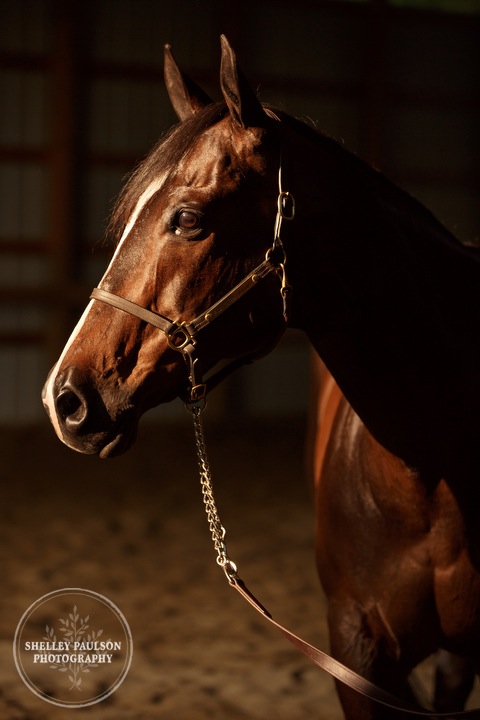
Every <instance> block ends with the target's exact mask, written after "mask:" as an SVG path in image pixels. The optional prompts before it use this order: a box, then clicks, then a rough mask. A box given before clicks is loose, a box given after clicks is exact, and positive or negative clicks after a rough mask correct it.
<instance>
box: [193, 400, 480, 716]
mask: <svg viewBox="0 0 480 720" xmlns="http://www.w3.org/2000/svg"><path fill="white" fill-rule="evenodd" d="M205 405H206V403H205V401H202V402H201V403H197V404H193V403H186V407H187V410H188V411H189V412H190V413H191V415H192V417H193V425H194V433H195V445H196V451H197V460H198V467H199V473H200V485H201V490H202V497H203V503H204V506H205V512H206V515H207V521H208V527H209V529H210V533H211V536H212V542H213V546H214V548H215V552H216V554H217V557H216V561H217V564H218V565H220V567H221V568H222V569H223V571H224V573H225V575H226V578H227V580H228V583H229V585H230V586H231V587H233V588H235V590H237V591H238V592H239V593H240V595H242V597H243V598H244V599H245V600H247V601H248V602H249V603H250V604H251V605H252V606H253V607H254V608H255V609H256V610H257V611H258V612H259V613H260V614H261V615H263V617H265V618H266V619H267V620H268V621H269V622H270V623H272V624H273V625H275V627H276V628H277V629H278V630H280V632H281V633H283V635H285V637H286V638H287V639H288V640H289V641H290V642H291V643H292V644H293V645H294V646H295V647H296V648H297V649H298V650H299V651H300V652H302V653H303V654H304V655H306V656H307V657H308V658H309V659H310V660H311V661H312V662H313V663H315V665H317V666H318V667H320V668H321V669H322V670H325V671H326V672H328V673H329V674H330V675H331V676H332V677H334V678H336V679H337V680H339V681H340V682H342V683H344V684H345V685H347V686H348V687H350V688H352V689H353V690H355V691H356V692H358V693H360V694H361V695H364V696H365V697H367V698H369V699H371V700H374V701H375V702H377V703H380V704H381V705H385V706H386V707H389V708H392V709H393V710H397V711H402V712H406V713H408V714H410V715H416V716H420V717H429V718H441V719H444V720H445V719H447V718H448V719H449V720H457V719H458V718H466V717H469V718H475V719H476V720H480V709H478V708H477V709H473V710H465V711H463V712H457V713H436V712H435V711H431V710H426V709H425V708H421V707H420V708H419V707H416V706H415V705H413V704H411V703H408V702H407V701H404V700H402V699H401V698H397V697H395V696H394V695H391V694H390V693H389V692H387V691H385V690H382V688H380V687H378V686H377V685H374V684H373V683H372V682H370V681H369V680H367V679H366V678H364V677H362V676H361V675H358V674H357V673H355V672H354V671H353V670H350V668H348V667H346V666H345V665H343V664H342V663H340V662H339V661H338V660H335V658H332V657H331V656H330V655H327V653H325V652H323V651H322V650H319V649H318V648H316V647H314V646H313V645H310V643H307V642H306V641H305V640H302V639H301V638H299V637H298V636H297V635H294V634H293V633H292V632H291V631H290V630H287V628H285V627H284V626H283V625H281V624H280V623H278V622H277V621H276V620H274V619H273V617H272V615H271V614H270V613H269V611H268V610H267V609H266V608H265V607H264V606H263V605H262V604H261V603H260V602H259V600H257V598H256V597H255V596H254V595H253V594H252V593H251V592H250V590H249V589H248V588H247V586H246V585H245V583H244V582H243V580H242V579H241V578H240V577H239V575H238V571H237V566H236V564H235V563H234V562H233V560H231V559H230V558H229V556H228V551H227V543H226V540H225V536H226V531H225V528H224V526H223V525H222V522H221V520H220V516H219V514H218V510H217V505H216V502H215V497H214V494H213V483H212V473H211V470H210V463H209V461H208V455H207V448H206V444H205V434H204V431H203V423H202V418H201V414H202V412H203V410H204V409H205Z"/></svg>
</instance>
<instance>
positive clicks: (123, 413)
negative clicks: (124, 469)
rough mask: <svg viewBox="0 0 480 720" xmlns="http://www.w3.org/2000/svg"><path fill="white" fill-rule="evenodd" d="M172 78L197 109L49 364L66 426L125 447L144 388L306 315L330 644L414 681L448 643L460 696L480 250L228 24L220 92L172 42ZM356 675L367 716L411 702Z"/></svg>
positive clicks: (466, 626) (474, 653)
mask: <svg viewBox="0 0 480 720" xmlns="http://www.w3.org/2000/svg"><path fill="white" fill-rule="evenodd" d="M165 82H166V87H167V90H168V94H169V97H170V101H171V103H172V105H173V108H174V110H175V111H176V114H177V115H178V118H179V120H180V122H179V123H178V124H177V125H175V126H174V127H173V128H172V129H171V130H170V131H169V132H168V133H167V134H165V136H164V137H162V138H161V140H160V141H159V143H158V144H157V145H156V146H155V147H154V149H153V150H152V151H151V152H150V153H149V155H148V156H147V157H146V159H145V160H143V161H142V162H141V163H140V164H139V166H138V167H137V168H136V170H135V171H134V172H133V174H132V175H131V176H130V178H129V179H128V181H127V182H126V185H125V187H124V189H123V191H122V192H121V194H120V197H119V199H118V202H117V204H116V207H115V209H114V211H113V215H112V219H111V223H110V226H109V230H108V233H109V236H110V237H111V238H112V239H113V240H114V241H115V242H116V247H115V250H114V252H113V256H112V259H111V262H110V264H109V265H108V267H107V269H106V271H105V274H104V275H103V278H102V279H101V281H100V282H99V284H98V287H97V288H95V289H94V291H93V293H92V296H91V298H90V300H89V303H88V305H87V306H86V309H85V311H84V313H83V315H82V317H81V318H80V320H79V322H78V324H77V326H76V328H75V329H74V331H73V333H72V335H71V337H70V339H69V340H68V342H67V343H66V346H65V348H64V350H63V352H62V354H61V356H60V358H59V359H58V361H57V363H56V364H55V366H54V367H53V368H52V370H51V371H50V374H49V376H48V378H47V380H46V383H45V386H44V390H43V402H44V405H45V408H46V410H47V412H48V414H49V416H50V419H51V422H52V424H53V426H54V429H55V431H56V433H57V435H58V437H59V438H60V439H61V440H62V441H63V442H64V443H65V444H66V445H68V446H69V447H70V448H72V449H74V450H76V451H79V452H82V453H90V454H98V455H99V456H100V457H102V458H109V457H112V456H114V455H118V454H120V453H122V452H124V451H126V450H127V448H128V447H129V446H130V445H131V443H132V442H133V441H134V438H135V434H136V429H137V426H138V421H139V418H140V416H141V415H142V414H143V413H144V412H145V411H146V410H148V409H149V408H151V407H153V406H155V405H158V404H159V403H164V402H169V401H171V400H172V399H174V398H176V397H178V396H179V397H181V398H183V399H184V400H185V402H186V403H187V405H188V404H191V405H192V406H196V405H198V404H201V403H203V402H204V401H205V396H206V393H207V392H208V391H209V390H210V389H211V386H213V385H215V384H216V383H217V382H219V381H220V380H221V379H222V377H223V374H222V373H223V372H224V365H225V363H227V369H228V367H229V366H230V365H232V367H236V365H238V364H240V363H242V362H244V361H247V360H251V359H255V358H257V357H259V356H261V355H262V354H265V353H267V352H270V351H271V350H272V349H273V348H274V347H275V345H276V344H277V342H278V340H279V338H280V337H281V336H282V333H283V332H284V330H285V329H286V327H287V326H288V327H294V328H299V329H301V330H302V331H303V332H304V333H305V334H306V335H307V337H308V339H309V341H310V343H311V345H312V347H313V349H314V352H315V354H316V356H318V358H319V359H318V361H317V372H316V378H317V380H318V383H315V388H314V391H313V396H314V397H313V401H312V402H313V406H314V412H313V417H314V423H313V427H312V433H311V437H312V442H311V445H312V456H311V457H312V462H311V466H312V475H313V478H312V481H313V483H314V488H315V493H314V494H315V505H316V525H317V528H316V557H317V564H318V570H319V575H320V580H321V583H322V585H323V588H324V590H325V594H326V598H327V601H328V626H329V634H330V645H331V652H332V654H333V655H334V657H335V658H337V659H338V660H340V661H341V662H343V663H344V664H345V665H347V666H348V667H350V668H352V669H353V670H355V671H357V672H358V673H360V674H361V675H363V676H364V677H365V678H367V679H369V680H371V681H372V682H375V683H378V684H379V685H381V686H382V687H383V688H385V689H386V690H387V691H390V692H392V693H396V694H397V695H398V696H399V697H404V698H408V699H412V698H413V691H412V690H411V687H410V683H409V677H410V674H411V672H412V670H413V669H414V668H415V667H416V666H417V665H418V664H419V663H421V662H422V661H423V660H424V659H425V658H427V657H429V656H430V655H434V654H435V653H437V658H438V660H437V670H436V677H437V682H436V689H435V694H434V708H435V710H436V711H444V712H453V711H457V710H459V709H461V708H462V707H463V706H464V704H465V702H466V699H467V696H468V694H469V692H470V689H471V687H472V683H473V678H474V675H475V673H476V672H477V671H478V670H479V667H480V555H479V552H480V542H479V539H480V538H479V533H480V530H479V527H480V525H479V519H480V518H479V513H478V509H477V508H478V506H477V503H476V497H477V496H476V492H477V491H476V489H475V485H474V483H475V477H476V476H478V470H479V462H478V452H477V443H478V438H479V437H480V419H479V413H478V407H479V400H480V375H479V373H478V357H479V349H480V342H479V332H478V322H477V320H478V297H479V295H478V288H479V280H480V265H479V262H480V259H479V251H478V249H476V248H475V247H473V246H467V245H465V244H462V243H460V242H459V241H458V240H456V239H455V237H454V236H453V235H452V234H451V233H450V232H449V231H447V230H446V229H445V227H444V226H443V225H442V224H441V223H440V222H439V221H438V220H437V219H436V218H435V217H434V216H433V214H432V213H430V211H428V210H427V209H426V208H425V207H423V206H422V205H421V204H420V203H419V202H418V201H416V200H415V199H414V198H412V197H411V196H410V195H408V194H407V193H406V192H404V191H402V190H401V189H400V188H398V187H397V186H395V185H394V184H393V183H392V182H391V181H390V180H388V179H387V178H386V177H385V176H384V175H383V174H382V173H381V172H379V171H378V170H376V169H374V168H371V167H370V166H369V165H368V164H366V163H365V162H363V161H362V160H361V159H360V158H358V157H357V156H356V155H354V154H352V153H350V152H349V151H348V150H347V149H345V148H344V147H343V146H342V145H340V144H339V143H337V142H336V141H335V140H333V139H332V138H330V137H328V136H327V135H325V134H323V133H322V132H320V131H319V130H317V129H316V128H314V127H312V126H311V124H307V123H304V122H303V121H301V120H298V119H295V118H294V117H292V116H291V115H289V114H287V113H286V112H285V111H284V110H280V109H276V108H273V107H271V106H269V105H268V104H262V103H261V102H260V100H259V99H258V97H257V95H256V94H255V92H254V91H253V89H252V88H251V86H250V85H249V83H248V81H247V79H246V77H245V75H244V74H243V72H242V71H241V69H240V67H239V65H238V63H237V60H236V56H235V53H234V51H233V49H232V47H231V46H230V44H229V42H228V40H227V39H226V38H225V37H223V36H222V38H221V67H220V87H221V92H222V96H223V97H222V100H221V101H220V102H214V101H212V100H211V98H210V97H209V96H208V95H207V94H206V93H205V92H204V91H203V90H202V89H201V88H200V87H199V86H198V85H197V84H196V83H195V82H194V81H193V80H191V79H190V78H189V77H188V76H187V75H186V74H185V73H183V72H182V70H181V69H180V68H179V67H178V65H177V63H176V61H175V60H174V57H173V54H172V51H171V48H170V47H169V46H166V47H165ZM218 368H220V370H219V369H218ZM207 375H209V377H207ZM337 690H338V694H339V697H340V701H341V704H342V707H343V711H344V714H345V717H346V718H347V720H372V719H373V718H384V719H385V718H390V717H396V718H398V717H403V716H404V715H403V714H401V713H400V714H398V713H395V712H393V711H390V710H389V709H386V708H385V707H381V706H379V705H377V704H375V703H374V702H373V701H372V700H371V699H369V698H368V697H365V696H361V695H357V694H356V693H354V692H353V691H352V690H351V689H349V688H348V687H346V686H344V685H343V684H342V683H339V684H338V688H337ZM412 702H415V700H414V699H412ZM405 716H407V715H405Z"/></svg>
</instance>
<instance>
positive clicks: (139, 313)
mask: <svg viewBox="0 0 480 720" xmlns="http://www.w3.org/2000/svg"><path fill="white" fill-rule="evenodd" d="M269 114H270V112H269ZM272 115H273V113H272ZM275 118H276V116H275ZM276 119H278V118H276ZM278 190H279V191H278V198H277V214H276V218H275V227H274V237H273V244H272V246H271V247H270V248H269V249H268V250H267V253H266V255H265V259H264V260H263V261H262V262H261V263H260V265H257V267H256V268H254V269H253V270H252V271H251V272H250V273H249V274H248V275H247V276H246V277H245V278H243V280H241V281H240V282H239V283H238V284H237V285H235V287H234V288H232V289H231V290H229V292H227V293H226V294H225V295H223V297H221V298H220V300H217V302H215V303H214V304H213V305H211V306H210V307H209V308H208V310H205V311H204V312H202V313H201V314H200V315H198V317H196V318H195V319H194V320H191V321H190V322H175V321H173V320H170V319H169V318H167V317H165V316H164V315H160V314H159V313H156V312H153V311H152V310H147V309H146V308H144V307H142V306H141V305H137V303H134V302H132V301H131V300H127V299H126V298H123V297H120V296H119V295H115V294H114V293H112V292H110V291H109V290H102V289H101V288H97V287H96V288H94V289H93V291H92V293H91V295H90V298H91V299H93V300H100V301H101V302H104V303H106V304H107V305H112V306H113V307H115V308H117V309H118V310H123V311H124V312H127V313H129V314H130V315H134V316H135V317H138V318H140V319H141V320H143V321H145V322H147V323H149V324H150V325H154V326H155V327H156V328H158V329H159V330H161V331H162V332H163V333H164V335H165V336H166V339H167V343H168V345H169V347H170V348H171V349H172V350H176V351H177V352H181V353H182V355H183V357H184V360H185V362H186V365H187V369H188V381H189V389H188V391H187V393H186V396H185V398H184V399H185V402H186V403H187V404H190V405H192V404H194V403H198V402H201V401H204V398H205V396H206V394H207V392H208V391H209V390H210V389H211V388H212V387H215V385H217V384H218V383H219V382H220V381H221V380H222V379H223V378H224V377H225V376H226V375H227V374H229V373H230V372H231V371H232V370H234V369H235V368H237V367H238V366H239V365H242V364H244V363H246V362H252V361H253V360H254V359H255V357H256V355H260V354H261V353H260V352H258V353H256V354H255V355H250V356H249V357H248V358H239V359H237V360H233V361H232V362H231V363H230V364H229V365H227V366H226V367H225V368H223V369H221V370H218V371H217V372H216V373H214V375H213V376H212V377H210V378H209V379H208V380H206V381H205V380H204V379H203V373H202V369H201V363H200V358H199V356H198V354H197V352H196V344H197V336H198V334H199V332H200V331H201V330H203V329H204V328H206V327H207V326H208V325H210V324H211V323H212V322H213V321H214V320H215V319H216V318H218V317H219V316H220V315H222V313H224V312H225V310H227V309H228V308H229V307H231V306H232V305H233V304H234V303H236V302H237V300H239V299H240V298H241V297H243V295H245V293H247V292H248V291H249V290H251V289H252V288H253V287H255V285H257V283H258V282H260V280H262V279H263V278H265V277H267V276H268V275H270V273H272V272H275V273H276V274H277V275H278V277H279V278H280V281H281V287H280V293H281V295H282V299H283V317H284V321H285V323H286V322H287V295H288V291H289V289H290V287H289V285H288V282H287V276H286V272H285V263H286V254H285V249H284V246H283V242H282V238H281V229H282V222H283V220H293V218H294V216H295V200H294V198H293V196H292V195H291V194H290V193H289V192H285V191H284V190H283V189H282V166H281V164H280V168H279V171H278Z"/></svg>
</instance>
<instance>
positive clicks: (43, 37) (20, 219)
mask: <svg viewBox="0 0 480 720" xmlns="http://www.w3.org/2000/svg"><path fill="white" fill-rule="evenodd" d="M419 4H420V5H422V3H413V2H410V3H409V2H404V3H401V2H400V1H399V0H396V2H394V3H392V4H389V3H388V2H387V0H370V1H367V0H365V2H361V1H357V2H343V1H341V0H336V1H335V0H323V1H322V0H316V1H314V0H297V1H296V2H295V3H290V2H283V1H279V2H274V1H273V0H242V3H241V4H240V5H237V3H225V2H221V1H220V0H202V1H201V2H199V1H198V0H162V1H161V2H160V1H157V2H154V1H153V0H150V1H149V0H96V2H92V1H91V0H70V1H66V0H65V1H62V0H58V1H55V0H4V2H3V3H2V23H1V28H0V33H1V37H0V42H1V44H0V97H1V98H2V101H1V102H2V107H1V115H0V397H1V402H0V422H1V423H13V424H15V423H26V422H35V421H37V420H41V421H42V422H43V421H44V416H43V410H42V408H41V403H40V400H39V397H40V390H41V387H42V384H43V381H44V378H45V374H46V372H47V369H48V367H49V366H50V365H51V364H52V363H53V361H54V360H55V358H56V357H57V356H58V354H59V352H60V350H61V348H62V347H63V345H64V343H65V340H66V338H67V337H68V335H69V332H70V330H71V328H72V327H73V325H74V322H75V319H76V317H77V316H78V315H79V314H80V312H81V310H82V308H83V307H84V305H85V304H86V302H87V298H88V295H89V292H90V289H91V287H92V286H93V285H94V284H95V283H96V281H97V280H98V279H99V277H100V276H101V274H102V270H103V268H104V267H105V265H106V263H107V261H108V257H109V252H110V250H109V248H107V247H105V246H104V245H103V243H102V238H103V234H104V229H105V223H106V219H107V217H108V214H109V210H110V208H111V204H112V200H113V198H114V196H115V195H116V193H117V192H118V190H119V188H120V187H121V182H122V178H123V176H124V175H125V174H126V173H127V172H128V171H129V170H130V169H131V168H132V166H133V165H134V163H135V162H136V161H138V160H139V159H140V158H141V157H143V155H144V154H145V153H146V151H147V150H148V149H149V147H150V146H151V145H152V144H153V143H154V142H155V141H156V139H157V138H158V136H159V135H160V134H161V133H162V132H163V131H165V130H166V129H168V128H169V127H170V126H171V125H172V124H173V123H174V121H175V118H174V115H173V113H172V110H171V109H170V107H169V104H168V101H167V98H166V93H165V90H164V88H163V85H162V46H163V44H164V43H165V42H170V43H171V44H172V45H173V47H174V50H175V54H176V57H177V58H178V59H179V61H180V63H181V64H182V66H183V67H184V69H185V70H186V71H187V72H188V73H189V74H191V75H192V76H194V77H195V78H196V79H197V80H198V81H199V82H200V83H201V84H203V85H204V86H205V88H206V89H207V90H208V91H209V92H210V93H211V94H212V95H213V96H214V97H218V86H217V79H218V59H219V39H218V38H219V34H220V33H221V32H225V33H226V34H227V35H228V36H229V38H230V40H231V42H232V44H233V45H234V47H235V49H236V51H237V55H238V57H239V59H240V62H241V64H242V67H243V68H244V70H245V71H246V74H247V75H248V77H249V78H250V79H251V81H252V83H253V84H254V85H255V86H258V88H259V90H260V95H261V98H262V99H264V100H266V101H269V102H272V103H274V104H278V105H280V106H282V107H284V108H285V109H287V110H288V111H289V112H291V113H292V114H295V115H297V116H300V117H309V118H311V119H312V120H313V121H315V122H316V123H317V124H318V125H319V127H321V128H322V129H323V130H325V131H326V132H328V133H330V134H331V135H333V136H334V137H335V138H337V139H338V140H340V141H342V142H344V143H345V145H346V146H347V147H348V148H349V149H351V150H353V151H355V152H358V153H359V154H360V155H361V156H362V157H364V158H365V159H367V160H369V161H370V162H372V163H374V164H375V165H376V166H378V167H380V168H382V169H383V170H385V171H386V173H387V174H389V175H390V176H391V177H392V178H393V179H394V180H395V181H397V182H398V183H399V184H400V185H402V186H403V187H405V188H406V189H408V190H410V191H411V192H413V194H415V195H416V196H417V197H418V198H419V199H420V200H422V201H423V202H425V203H426V204H427V205H428V206H429V207H430V208H431V209H432V210H433V211H434V212H435V213H436V214H437V215H438V216H439V217H440V219H441V220H442V221H443V222H444V223H445V224H446V225H447V226H449V227H450V228H451V229H452V230H454V231H455V232H456V233H457V235H458V236H459V237H460V238H461V239H464V240H467V239H475V238H477V239H478V237H479V233H480V231H479V228H480V206H479V203H478V194H479V185H480V177H479V171H478V168H479V155H480V150H479V140H478V127H479V119H480V97H479V92H480V91H479V83H478V75H479V68H480V58H479V53H480V15H479V11H478V9H477V11H476V12H472V10H475V5H472V4H470V3H468V2H467V3H463V2H462V3H453V4H450V8H453V9H455V8H456V9H457V10H464V9H465V10H470V11H471V12H445V11H440V10H435V9H434V8H435V6H439V5H442V3H441V2H438V3H436V2H435V1H434V0H433V1H432V2H429V3H425V2H424V3H423V5H424V6H426V7H427V9H418V7H414V6H415V5H417V6H418V5H419ZM447 4H448V3H447ZM477 7H478V3H477ZM428 8H430V9H428ZM432 8H433V9H432ZM308 367H309V351H308V348H307V346H306V343H305V341H304V340H303V339H302V337H301V336H299V335H297V334H295V333H291V334H288V336H287V338H286V339H285V341H284V342H283V343H282V345H281V346H280V348H279V349H278V350H277V351H276V352H275V353H274V354H273V355H271V356H270V357H269V358H267V359H265V360H263V361H262V362H261V363H259V364H258V365H257V366H255V367H253V368H249V369H248V370H245V371H242V372H241V373H239V374H237V375H236V376H235V378H233V379H232V380H230V381H229V382H228V383H226V384H225V385H224V386H223V387H222V388H221V389H219V390H217V391H216V393H215V395H214V397H213V398H212V408H213V412H214V413H222V412H224V411H225V410H226V409H228V410H232V411H234V412H236V413H237V414H244V415H247V416H251V415H264V414H275V415H286V416H287V415H290V414H292V413H296V414H299V413H302V412H304V410H305V406H306V402H307V395H308ZM182 412H183V408H182V407H181V406H180V404H179V403H176V404H174V405H172V406H171V407H169V408H167V409H162V410H161V411H157V416H159V417H166V418H168V417H171V416H172V415H176V414H179V413H182Z"/></svg>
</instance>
